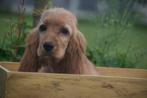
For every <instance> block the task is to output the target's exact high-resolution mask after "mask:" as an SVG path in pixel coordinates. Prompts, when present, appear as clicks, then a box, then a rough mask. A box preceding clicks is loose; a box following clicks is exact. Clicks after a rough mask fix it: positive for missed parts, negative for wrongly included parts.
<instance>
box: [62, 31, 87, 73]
mask: <svg viewBox="0 0 147 98" xmlns="http://www.w3.org/2000/svg"><path fill="white" fill-rule="evenodd" d="M85 50H86V40H85V37H84V36H83V34H82V33H81V32H76V33H75V35H73V36H72V37H71V39H70V41H69V43H68V47H67V49H66V54H65V58H64V62H65V64H66V65H67V66H66V67H67V71H69V72H68V73H75V74H80V73H81V71H82V68H81V66H80V64H82V63H81V62H82V58H83V57H82V56H83V55H84V54H85Z"/></svg>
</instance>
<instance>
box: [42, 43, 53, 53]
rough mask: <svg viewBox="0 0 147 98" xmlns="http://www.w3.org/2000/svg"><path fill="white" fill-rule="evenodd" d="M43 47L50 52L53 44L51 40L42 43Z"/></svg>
mask: <svg viewBox="0 0 147 98" xmlns="http://www.w3.org/2000/svg"><path fill="white" fill-rule="evenodd" d="M43 48H44V49H45V50H46V51H47V52H50V51H52V50H53V48H54V45H53V44H52V43H51V42H48V43H44V45H43Z"/></svg>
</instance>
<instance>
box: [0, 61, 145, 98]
mask: <svg viewBox="0 0 147 98" xmlns="http://www.w3.org/2000/svg"><path fill="white" fill-rule="evenodd" d="M0 65H1V66H0V98H147V70H143V69H121V68H97V70H98V71H99V72H101V74H102V75H100V76H86V75H69V74H49V73H31V72H17V69H18V67H19V63H14V62H1V63H0Z"/></svg>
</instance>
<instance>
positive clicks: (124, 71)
mask: <svg viewBox="0 0 147 98" xmlns="http://www.w3.org/2000/svg"><path fill="white" fill-rule="evenodd" d="M0 65H2V66H3V67H5V68H6V69H8V70H10V71H17V70H18V68H19V66H20V64H19V63H18V62H0ZM97 71H98V72H100V73H101V74H102V75H106V76H118V77H119V76H120V77H136V78H147V70H145V69H129V68H108V67H97Z"/></svg>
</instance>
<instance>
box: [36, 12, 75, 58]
mask: <svg viewBox="0 0 147 98" xmlns="http://www.w3.org/2000/svg"><path fill="white" fill-rule="evenodd" d="M42 17H43V19H42V20H41V21H42V22H41V23H40V24H39V26H38V31H39V46H38V49H37V53H38V56H47V57H51V58H55V59H57V60H61V59H62V58H63V57H64V54H65V52H66V48H67V46H68V43H69V40H70V38H71V36H73V32H74V27H75V23H73V21H72V17H73V16H72V15H71V14H70V13H65V12H63V13H61V12H57V11H56V12H54V11H53V12H52V13H51V12H48V14H46V16H42Z"/></svg>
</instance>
